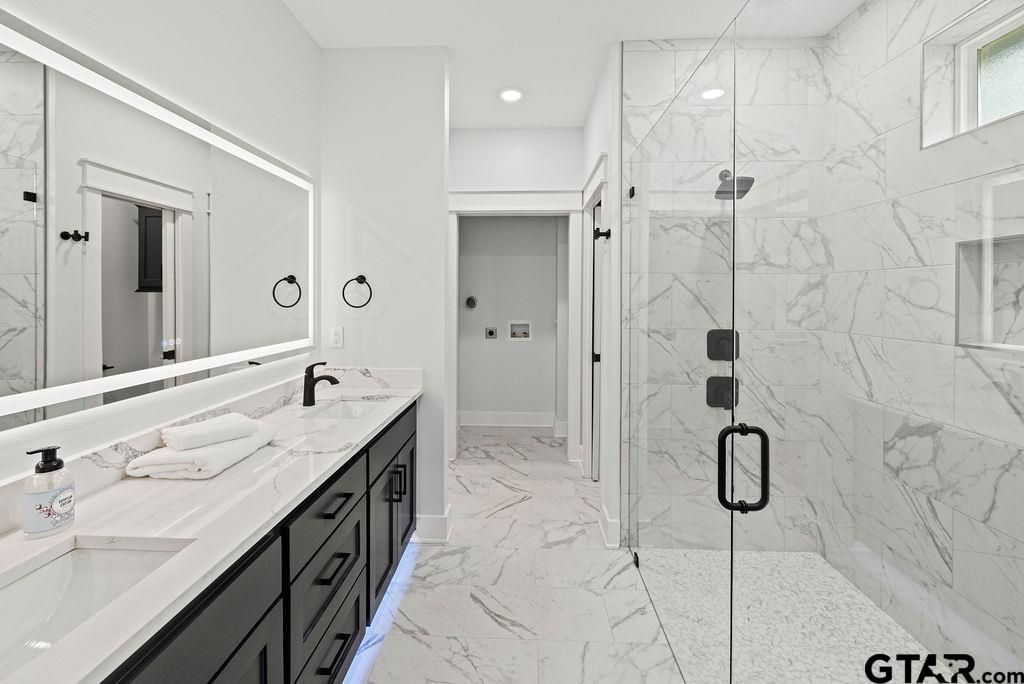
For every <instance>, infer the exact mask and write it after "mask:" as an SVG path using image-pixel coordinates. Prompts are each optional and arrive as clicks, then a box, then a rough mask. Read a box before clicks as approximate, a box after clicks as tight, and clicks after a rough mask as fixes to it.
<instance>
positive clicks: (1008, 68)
mask: <svg viewBox="0 0 1024 684" xmlns="http://www.w3.org/2000/svg"><path fill="white" fill-rule="evenodd" d="M1020 111H1024V26H1018V27H1017V28H1016V29H1014V30H1013V31H1011V32H1009V33H1007V34H1005V35H1003V36H1001V37H999V38H996V39H995V40H993V41H992V42H990V43H986V44H985V45H982V46H981V47H980V48H979V49H978V125H981V126H983V125H985V124H987V123H989V122H991V121H995V120H997V119H1001V118H1003V117H1004V116H1010V115H1011V114H1016V113H1017V112H1020Z"/></svg>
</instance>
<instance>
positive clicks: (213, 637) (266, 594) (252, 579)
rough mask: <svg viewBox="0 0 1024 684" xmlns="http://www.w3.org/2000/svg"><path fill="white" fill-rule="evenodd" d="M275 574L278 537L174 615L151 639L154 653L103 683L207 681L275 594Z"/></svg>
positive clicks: (278, 567) (278, 573)
mask: <svg viewBox="0 0 1024 684" xmlns="http://www.w3.org/2000/svg"><path fill="white" fill-rule="evenodd" d="M281 574H282V573H281V539H280V538H279V537H274V538H273V541H272V542H264V543H262V544H258V545H257V547H256V549H254V551H253V552H251V553H250V554H249V555H248V556H247V557H246V558H244V559H243V560H241V561H239V562H238V563H237V564H236V565H235V566H233V567H232V568H231V569H230V570H228V572H226V573H224V575H222V576H221V577H220V578H218V580H217V581H216V582H214V584H213V586H211V587H210V589H208V590H207V594H205V595H204V597H203V598H202V599H201V600H200V601H198V602H197V603H195V604H194V605H192V606H189V607H188V608H186V609H185V610H184V611H182V612H181V613H180V614H179V615H178V616H177V617H175V619H174V620H173V621H172V623H171V624H170V625H168V627H167V628H165V629H166V630H167V632H166V633H162V634H158V635H157V636H156V637H154V641H153V642H152V643H153V646H152V648H153V649H154V652H155V655H152V656H151V657H150V656H148V655H147V656H143V657H142V658H140V659H139V660H137V661H135V662H134V663H133V664H132V665H130V666H129V669H128V671H127V672H117V673H115V674H114V675H111V677H110V678H108V680H107V681H134V682H158V683H161V684H162V683H164V682H166V683H168V684H170V683H172V682H175V683H176V682H208V681H210V679H211V678H212V677H213V676H214V675H215V674H216V673H217V671H218V670H220V669H221V667H222V666H223V665H224V664H225V661H226V660H227V659H228V657H229V656H230V655H231V654H232V653H233V652H234V650H235V649H236V648H237V647H238V646H239V645H240V644H241V643H242V642H243V641H244V640H245V638H246V635H247V634H249V631H250V630H251V629H252V628H253V627H254V626H255V625H256V624H257V623H259V622H260V619H261V618H262V617H263V614H264V613H266V612H267V609H269V608H270V607H271V605H272V604H273V603H274V601H276V600H277V598H278V597H279V596H280V595H281V587H282V581H281ZM282 639H283V635H282ZM148 647H149V646H148V645H147V646H146V647H143V649H144V650H145V649H146V648H148ZM161 649H162V650H161Z"/></svg>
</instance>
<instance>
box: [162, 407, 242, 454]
mask: <svg viewBox="0 0 1024 684" xmlns="http://www.w3.org/2000/svg"><path fill="white" fill-rule="evenodd" d="M259 426H260V425H259V422H258V421H255V420H253V419H252V418H246V417H245V416H243V415H242V414H241V413H226V414H224V415H223V416H217V417H216V418H211V419H209V420H204V421H203V422H201V423H192V424H191V425H176V426H174V427H168V428H164V429H163V430H161V431H160V438H161V439H162V440H163V442H164V444H166V445H167V446H169V447H171V448H172V449H177V450H178V451H184V450H185V449H198V448H199V447H204V446H209V445H211V444H219V443H221V442H230V441H231V440H233V439H241V438H242V437H248V436H249V435H251V434H252V433H254V432H256V428H258V427H259Z"/></svg>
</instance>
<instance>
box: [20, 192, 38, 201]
mask: <svg viewBox="0 0 1024 684" xmlns="http://www.w3.org/2000/svg"><path fill="white" fill-rule="evenodd" d="M21 199H23V200H25V201H26V202H38V201H39V195H37V194H36V193H34V192H32V191H31V190H26V191H25V192H23V193H21Z"/></svg>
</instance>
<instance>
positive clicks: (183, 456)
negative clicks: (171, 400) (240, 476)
mask: <svg viewBox="0 0 1024 684" xmlns="http://www.w3.org/2000/svg"><path fill="white" fill-rule="evenodd" d="M253 422H255V423H256V424H257V427H256V432H254V433H252V434H251V435H249V436H248V437H242V438H241V439H233V440H231V441H229V442H220V443H218V444H210V445H209V446H204V447H199V448H198V449H186V450H184V451H179V450H177V449H173V448H171V447H163V448H160V449H154V450H153V451H150V452H149V453H148V454H143V455H142V456H139V457H138V458H136V459H133V460H132V461H131V462H130V463H129V464H128V474H129V475H131V476H132V477H147V476H148V477H157V478H163V479H167V480H205V479H207V478H210V477H213V476H214V475H216V474H217V473H219V472H221V471H222V470H224V469H226V468H229V467H231V466H233V465H234V464H236V463H238V462H239V461H241V460H242V459H243V458H246V457H248V456H251V455H252V454H254V453H255V452H256V451H258V450H259V449H260V448H261V447H263V446H265V445H266V444H267V443H269V442H270V440H272V439H273V438H274V435H276V434H277V427H276V426H274V425H271V424H269V423H264V422H262V421H258V420H257V421H253Z"/></svg>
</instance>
